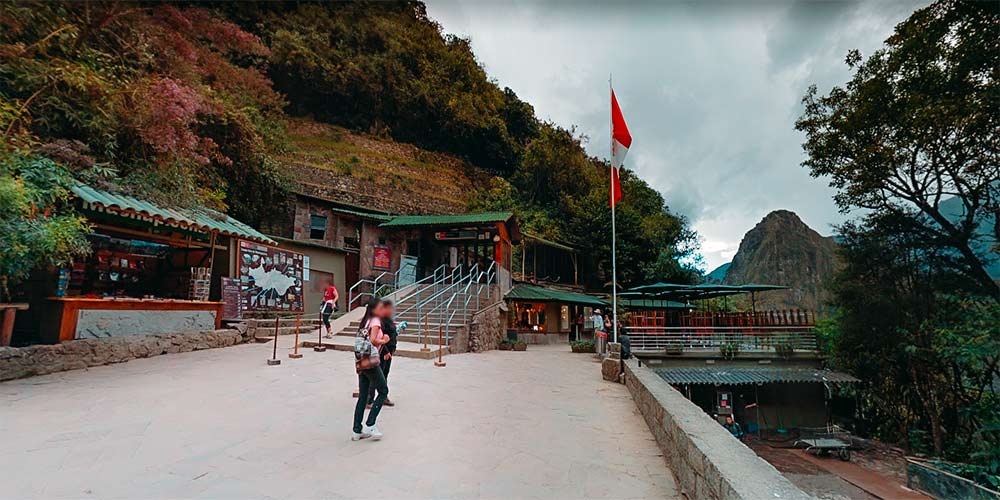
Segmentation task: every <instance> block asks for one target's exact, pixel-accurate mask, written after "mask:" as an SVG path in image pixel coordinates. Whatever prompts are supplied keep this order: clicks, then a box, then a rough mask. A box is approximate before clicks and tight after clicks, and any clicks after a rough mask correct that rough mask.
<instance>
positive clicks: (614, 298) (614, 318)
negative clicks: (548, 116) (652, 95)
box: [608, 73, 620, 342]
mask: <svg viewBox="0 0 1000 500" xmlns="http://www.w3.org/2000/svg"><path fill="white" fill-rule="evenodd" d="M608 90H609V92H608V98H609V100H610V97H611V92H614V86H612V84H611V74H610V73H608ZM608 108H609V109H611V113H610V118H611V121H610V124H611V130H610V133H611V134H610V136H609V137H610V139H611V142H610V145H611V169H612V170H611V171H610V174H611V175H612V179H614V168H615V137H614V135H615V119H614V109H612V108H613V106H608ZM612 182H613V181H612ZM619 182H620V181H619ZM611 189H612V190H614V186H612V188H611ZM611 199H612V200H614V193H612V194H611ZM615 205H617V203H612V204H611V332H612V337H611V338H612V339H613V340H612V341H613V342H618V261H617V256H616V249H615V240H616V239H617V235H616V234H615Z"/></svg>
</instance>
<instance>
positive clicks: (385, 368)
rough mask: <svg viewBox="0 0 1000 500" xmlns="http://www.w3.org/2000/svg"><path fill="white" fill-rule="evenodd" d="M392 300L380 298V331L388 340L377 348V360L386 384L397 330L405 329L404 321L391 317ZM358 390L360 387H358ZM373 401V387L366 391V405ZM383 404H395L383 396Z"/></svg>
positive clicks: (394, 348)
mask: <svg viewBox="0 0 1000 500" xmlns="http://www.w3.org/2000/svg"><path fill="white" fill-rule="evenodd" d="M392 315H393V309H392V301H391V300H388V299H383V300H382V314H381V320H382V332H383V333H385V334H386V335H388V336H389V341H388V342H386V344H385V345H384V346H383V347H382V349H380V350H379V352H381V354H382V359H381V360H379V367H380V368H381V369H382V374H383V375H385V382H386V385H388V384H389V369H390V368H391V367H392V356H393V355H394V354H396V339H397V338H398V337H399V332H400V331H402V330H405V329H406V322H405V321H403V322H400V323H399V324H398V325H397V324H396V322H395V320H394V319H393V317H392ZM359 390H360V389H359ZM374 401H375V387H374V386H372V388H371V389H370V390H369V392H368V405H369V406H371V405H372V404H373V402H374ZM384 405H385V406H390V407H391V406H396V403H393V402H392V400H391V399H389V398H385V403H384Z"/></svg>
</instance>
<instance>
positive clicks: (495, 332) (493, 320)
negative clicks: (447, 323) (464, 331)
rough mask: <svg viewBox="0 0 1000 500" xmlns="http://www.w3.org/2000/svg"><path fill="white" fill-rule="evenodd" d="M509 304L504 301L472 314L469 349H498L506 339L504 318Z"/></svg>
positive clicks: (476, 350) (481, 350) (471, 350)
mask: <svg viewBox="0 0 1000 500" xmlns="http://www.w3.org/2000/svg"><path fill="white" fill-rule="evenodd" d="M506 314H507V304H506V303H504V302H503V301H500V302H497V303H495V304H493V305H490V306H486V307H484V308H482V309H480V310H479V312H477V313H476V314H475V315H474V316H472V323H471V324H470V328H469V351H470V352H484V351H491V350H493V349H496V348H497V347H498V346H499V345H500V341H501V340H503V339H504V321H503V320H504V318H505V317H506Z"/></svg>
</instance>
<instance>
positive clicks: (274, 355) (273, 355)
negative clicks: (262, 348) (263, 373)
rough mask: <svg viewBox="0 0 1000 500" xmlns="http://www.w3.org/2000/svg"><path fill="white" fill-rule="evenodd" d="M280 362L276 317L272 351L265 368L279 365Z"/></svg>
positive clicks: (276, 319)
mask: <svg viewBox="0 0 1000 500" xmlns="http://www.w3.org/2000/svg"><path fill="white" fill-rule="evenodd" d="M280 364H281V360H280V359H278V317H277V316H275V317H274V350H273V351H272V352H271V359H269V360H267V366H275V365H280Z"/></svg>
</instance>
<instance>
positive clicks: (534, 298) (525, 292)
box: [504, 284, 608, 307]
mask: <svg viewBox="0 0 1000 500" xmlns="http://www.w3.org/2000/svg"><path fill="white" fill-rule="evenodd" d="M504 300H523V301H525V302H561V303H564V304H580V305H584V306H594V307H606V306H607V305H608V304H607V303H606V302H604V301H603V300H601V299H598V298H596V297H591V296H590V295H585V294H582V293H575V292H567V291H565V290H558V289H555V288H545V287H540V286H534V285H525V284H519V285H515V286H514V288H512V289H511V290H510V291H509V292H507V295H504Z"/></svg>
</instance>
